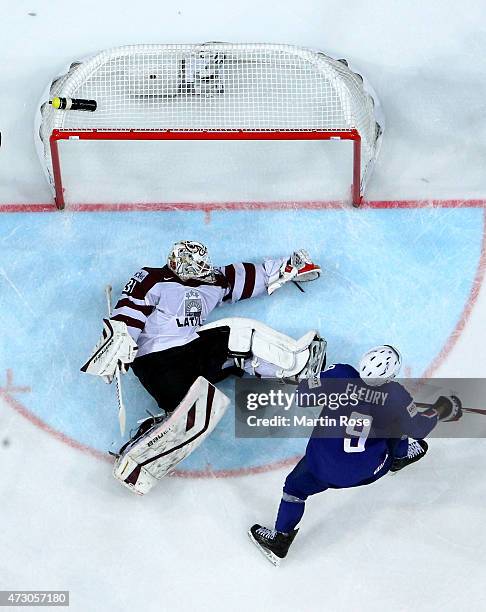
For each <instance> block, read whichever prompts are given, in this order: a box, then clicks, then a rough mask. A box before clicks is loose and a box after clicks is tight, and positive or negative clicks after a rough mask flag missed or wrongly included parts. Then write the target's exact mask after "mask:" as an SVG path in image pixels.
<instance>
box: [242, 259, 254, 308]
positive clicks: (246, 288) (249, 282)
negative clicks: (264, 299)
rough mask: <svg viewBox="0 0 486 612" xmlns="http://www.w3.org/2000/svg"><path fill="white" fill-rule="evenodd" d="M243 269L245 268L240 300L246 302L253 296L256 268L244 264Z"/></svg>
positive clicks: (249, 264) (250, 264) (252, 265)
mask: <svg viewBox="0 0 486 612" xmlns="http://www.w3.org/2000/svg"><path fill="white" fill-rule="evenodd" d="M243 267H244V268H245V284H244V285H243V292H242V294H241V299H242V300H246V299H248V298H250V297H251V296H252V295H253V290H254V289H255V278H256V268H255V265H254V264H252V263H244V264H243Z"/></svg>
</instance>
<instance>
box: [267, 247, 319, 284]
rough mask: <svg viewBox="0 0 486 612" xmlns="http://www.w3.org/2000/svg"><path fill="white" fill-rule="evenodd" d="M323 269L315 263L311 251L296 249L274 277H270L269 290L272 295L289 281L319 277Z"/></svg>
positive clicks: (309, 279)
mask: <svg viewBox="0 0 486 612" xmlns="http://www.w3.org/2000/svg"><path fill="white" fill-rule="evenodd" d="M321 273H322V270H321V268H320V266H318V265H317V264H315V263H313V261H312V260H311V258H310V256H309V253H308V252H307V251H305V250H304V249H300V250H299V251H294V253H292V255H291V256H290V258H289V259H288V260H287V261H286V262H284V263H283V264H282V265H281V267H280V270H279V271H278V272H277V273H276V274H275V277H274V278H270V282H269V283H268V287H267V291H268V295H272V293H273V292H274V291H276V290H277V289H280V287H281V286H282V285H284V284H285V283H288V282H289V281H297V282H299V283H300V282H306V281H312V280H316V279H317V278H319V276H320V275H321Z"/></svg>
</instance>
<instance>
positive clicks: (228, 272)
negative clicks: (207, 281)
mask: <svg viewBox="0 0 486 612" xmlns="http://www.w3.org/2000/svg"><path fill="white" fill-rule="evenodd" d="M224 275H225V277H226V280H227V281H228V285H229V287H230V291H229V293H228V294H227V295H225V296H224V298H223V302H230V301H231V299H232V297H233V289H234V288H235V279H236V274H235V267H234V266H233V265H230V266H225V267H224Z"/></svg>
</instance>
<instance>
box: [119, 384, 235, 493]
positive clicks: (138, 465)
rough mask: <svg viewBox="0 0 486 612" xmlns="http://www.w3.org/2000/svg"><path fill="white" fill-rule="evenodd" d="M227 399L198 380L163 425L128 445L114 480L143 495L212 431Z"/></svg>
mask: <svg viewBox="0 0 486 612" xmlns="http://www.w3.org/2000/svg"><path fill="white" fill-rule="evenodd" d="M229 403H230V400H229V398H228V397H227V396H226V395H225V394H224V393H222V392H221V391H219V390H218V389H216V387H215V386H214V385H212V384H211V383H210V382H208V381H207V380H206V379H205V378H203V377H202V376H200V377H199V378H197V379H196V381H195V382H194V383H193V384H192V386H191V388H190V389H189V391H188V392H187V394H186V396H185V397H184V399H183V400H182V402H181V403H180V404H179V406H178V407H177V408H176V410H175V411H174V412H173V414H172V415H171V417H170V418H169V419H167V420H165V421H164V422H163V423H158V424H156V425H154V426H153V427H152V428H150V429H149V430H148V431H147V432H146V433H145V434H144V435H142V436H141V437H138V438H136V439H135V440H134V441H133V443H129V444H127V445H126V446H125V447H124V448H123V451H122V453H121V455H120V456H119V457H118V458H117V460H116V461H115V465H114V468H113V476H114V477H115V478H116V479H117V480H118V481H120V482H121V483H122V484H123V485H124V486H126V487H128V488H129V489H130V490H131V491H133V492H135V493H138V494H139V495H144V494H145V493H148V491H150V489H151V488H152V487H153V486H154V484H155V483H156V482H157V480H160V479H161V478H163V477H164V476H166V475H167V474H168V473H169V472H170V471H171V470H173V469H174V468H175V466H176V465H177V464H178V463H179V462H180V461H182V460H183V459H184V458H185V457H187V455H189V454H190V453H191V452H192V451H193V450H194V449H195V448H196V447H197V446H199V444H200V443H201V442H202V441H203V440H204V439H205V438H206V437H207V436H208V435H209V434H210V433H211V432H212V431H213V429H214V428H215V427H216V425H217V424H218V422H219V421H220V419H221V417H222V416H223V414H224V413H225V411H226V408H227V407H228V404H229Z"/></svg>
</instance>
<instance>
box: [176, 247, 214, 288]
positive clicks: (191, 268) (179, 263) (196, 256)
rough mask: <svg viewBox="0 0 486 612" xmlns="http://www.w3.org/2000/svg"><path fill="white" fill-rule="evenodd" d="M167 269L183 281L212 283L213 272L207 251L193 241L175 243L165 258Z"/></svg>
mask: <svg viewBox="0 0 486 612" xmlns="http://www.w3.org/2000/svg"><path fill="white" fill-rule="evenodd" d="M167 265H168V266H169V268H170V269H171V270H172V272H174V274H176V275H177V276H178V277H179V278H180V279H182V280H183V281H187V280H191V279H195V280H204V281H206V282H213V281H214V270H213V265H212V263H211V259H210V257H209V253H208V249H207V248H206V247H205V246H204V244H201V243H200V242H196V241H195V240H182V241H181V242H176V243H175V244H174V246H173V247H172V250H171V251H170V253H169V256H168V258H167Z"/></svg>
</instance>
